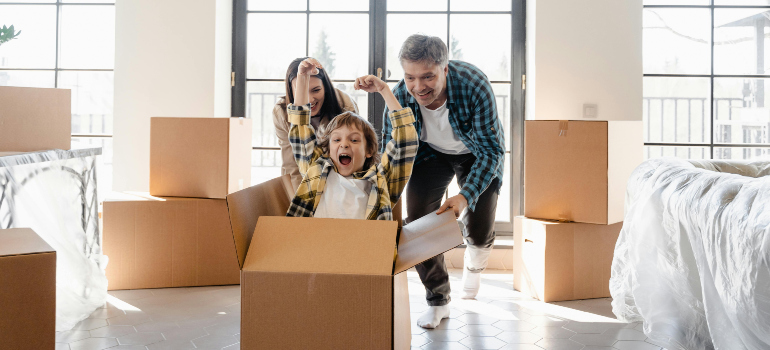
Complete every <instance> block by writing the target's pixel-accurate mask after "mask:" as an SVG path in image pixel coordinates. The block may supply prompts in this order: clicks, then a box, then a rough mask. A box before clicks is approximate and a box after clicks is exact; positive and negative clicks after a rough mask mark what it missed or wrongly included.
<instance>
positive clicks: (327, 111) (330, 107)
mask: <svg viewBox="0 0 770 350" xmlns="http://www.w3.org/2000/svg"><path fill="white" fill-rule="evenodd" d="M307 58H308V57H300V58H297V59H295V60H294V61H291V63H290V64H289V68H288V69H287V70H286V79H285V80H284V84H285V85H286V96H284V98H283V99H284V101H287V102H288V103H294V88H292V86H291V81H292V80H294V78H296V77H297V69H298V68H299V64H300V63H301V62H302V61H304V60H305V59H307ZM315 77H318V79H321V85H322V86H323V88H324V102H323V105H321V110H320V111H318V115H319V116H321V117H326V118H328V119H329V120H331V119H332V118H334V117H335V116H337V115H339V114H342V112H343V110H342V107H341V106H340V102H339V100H337V90H335V89H334V85H333V84H332V80H331V78H329V76H328V75H326V70H324V69H319V70H318V74H317V75H315Z"/></svg>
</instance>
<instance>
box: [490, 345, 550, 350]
mask: <svg viewBox="0 0 770 350" xmlns="http://www.w3.org/2000/svg"><path fill="white" fill-rule="evenodd" d="M500 350H543V348H541V347H539V346H537V345H534V344H508V345H506V346H503V347H502V348H500Z"/></svg>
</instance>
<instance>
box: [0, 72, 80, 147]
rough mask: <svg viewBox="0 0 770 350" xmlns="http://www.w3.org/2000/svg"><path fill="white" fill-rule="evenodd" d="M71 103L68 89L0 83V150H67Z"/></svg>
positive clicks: (70, 135)
mask: <svg viewBox="0 0 770 350" xmlns="http://www.w3.org/2000/svg"><path fill="white" fill-rule="evenodd" d="M71 104H72V101H71V99H70V90H69V89H44V88H27V87H11V86H0V152H6V151H7V152H31V151H41V150H48V149H63V150H68V149H70V147H71V144H72V109H71V107H70V106H71Z"/></svg>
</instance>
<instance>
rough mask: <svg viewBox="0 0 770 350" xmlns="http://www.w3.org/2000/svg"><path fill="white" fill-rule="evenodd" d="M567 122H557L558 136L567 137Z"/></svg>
mask: <svg viewBox="0 0 770 350" xmlns="http://www.w3.org/2000/svg"><path fill="white" fill-rule="evenodd" d="M567 129H568V121H566V120H559V136H567Z"/></svg>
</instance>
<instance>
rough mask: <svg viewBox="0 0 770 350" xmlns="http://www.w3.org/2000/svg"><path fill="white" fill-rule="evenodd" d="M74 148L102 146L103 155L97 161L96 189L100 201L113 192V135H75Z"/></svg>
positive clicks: (73, 139)
mask: <svg viewBox="0 0 770 350" xmlns="http://www.w3.org/2000/svg"><path fill="white" fill-rule="evenodd" d="M71 146H72V148H73V149H77V148H95V147H101V148H102V155H101V156H98V157H97V161H96V191H97V197H98V198H99V202H101V201H102V200H104V198H105V196H106V195H107V194H109V193H110V192H112V138H111V137H73V138H72V144H71Z"/></svg>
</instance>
